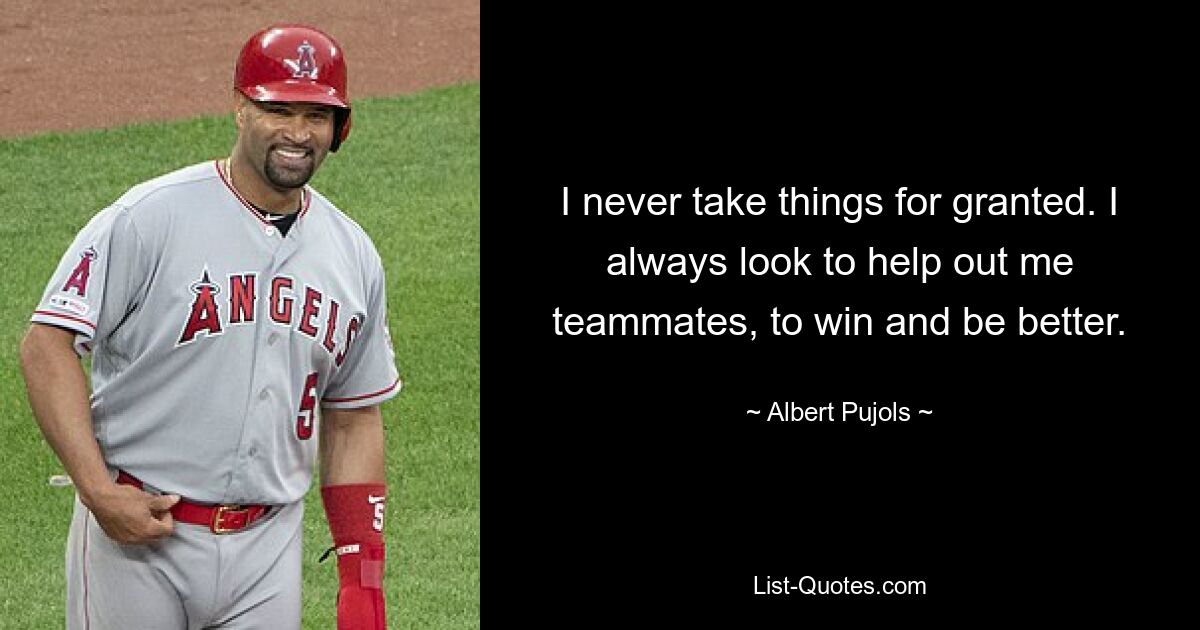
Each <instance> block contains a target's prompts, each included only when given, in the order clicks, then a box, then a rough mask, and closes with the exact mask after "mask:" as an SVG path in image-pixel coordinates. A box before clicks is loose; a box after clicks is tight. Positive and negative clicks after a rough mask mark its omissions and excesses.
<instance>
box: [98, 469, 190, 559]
mask: <svg viewBox="0 0 1200 630" xmlns="http://www.w3.org/2000/svg"><path fill="white" fill-rule="evenodd" d="M178 502H179V496H178V495H174V494H164V495H153V494H150V493H148V492H144V491H142V490H139V489H137V488H134V487H133V486H127V485H124V484H116V483H114V484H112V486H111V487H109V488H106V489H105V490H104V491H102V492H101V493H99V494H98V495H95V496H94V497H93V498H92V500H91V501H90V504H89V505H88V508H89V509H90V510H91V511H92V514H93V515H95V517H96V522H97V523H99V524H100V527H101V529H103V530H104V533H106V534H108V537H109V538H112V539H113V540H115V541H116V542H118V543H121V544H123V545H145V544H148V543H152V542H154V541H156V540H161V539H163V538H166V537H167V536H170V535H171V532H173V531H175V519H173V518H172V517H171V506H173V505H175V504H176V503H178Z"/></svg>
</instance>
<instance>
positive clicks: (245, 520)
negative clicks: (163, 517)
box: [117, 470, 271, 534]
mask: <svg viewBox="0 0 1200 630" xmlns="http://www.w3.org/2000/svg"><path fill="white" fill-rule="evenodd" d="M117 483H123V484H125V485H127V486H133V487H135V488H138V489H141V488H142V482H141V480H139V479H138V478H136V477H134V476H133V475H130V474H128V473H126V472H125V471H123V470H122V471H120V472H119V473H118V474H117ZM270 510H271V506H269V505H201V504H199V503H193V502H191V501H188V500H187V499H184V498H180V499H179V502H178V503H176V504H175V505H174V506H172V507H171V516H173V517H175V520H177V521H181V522H184V523H191V524H192V525H204V526H205V527H207V528H209V529H211V530H212V533H214V534H229V533H232V532H237V531H241V530H243V529H246V528H247V527H250V525H251V524H252V523H254V522H255V521H257V520H258V519H260V518H262V517H263V516H265V515H266V514H267V512H269V511H270Z"/></svg>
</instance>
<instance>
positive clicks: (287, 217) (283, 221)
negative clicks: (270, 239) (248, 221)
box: [251, 204, 300, 237]
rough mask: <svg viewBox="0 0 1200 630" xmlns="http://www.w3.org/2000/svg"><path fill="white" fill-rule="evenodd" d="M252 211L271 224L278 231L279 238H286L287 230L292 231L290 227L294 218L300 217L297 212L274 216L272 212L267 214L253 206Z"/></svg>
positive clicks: (293, 222)
mask: <svg viewBox="0 0 1200 630" xmlns="http://www.w3.org/2000/svg"><path fill="white" fill-rule="evenodd" d="M251 205H253V204H251ZM254 209H255V210H258V211H259V212H260V213H262V215H263V216H264V217H266V218H267V220H268V221H270V222H271V225H274V226H275V229H277V230H279V236H280V237H284V236H287V233H288V230H290V229H292V225H294V224H295V223H296V217H298V216H300V213H299V212H293V213H291V214H275V213H274V212H267V211H266V210H263V209H262V208H259V207H258V206H254Z"/></svg>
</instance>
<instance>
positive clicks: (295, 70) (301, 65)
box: [283, 39, 317, 81]
mask: <svg viewBox="0 0 1200 630" xmlns="http://www.w3.org/2000/svg"><path fill="white" fill-rule="evenodd" d="M314 52H316V49H315V48H313V47H312V44H310V43H308V40H307V39H306V40H304V43H303V44H300V46H298V47H297V48H296V54H297V55H299V57H298V58H296V59H294V60H293V59H284V60H283V63H284V65H286V66H287V67H289V68H291V69H292V78H294V79H302V78H304V77H308V78H309V79H312V80H313V81H316V80H317V58H316V56H314V55H313V53H314Z"/></svg>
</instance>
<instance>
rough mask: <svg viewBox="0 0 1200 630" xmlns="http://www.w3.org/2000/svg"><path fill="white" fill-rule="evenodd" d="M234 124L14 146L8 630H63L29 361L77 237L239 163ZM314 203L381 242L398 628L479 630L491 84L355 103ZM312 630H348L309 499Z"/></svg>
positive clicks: (10, 163) (0, 175)
mask: <svg viewBox="0 0 1200 630" xmlns="http://www.w3.org/2000/svg"><path fill="white" fill-rule="evenodd" d="M234 136H235V130H234V127H233V122H232V116H223V117H215V118H201V119H196V120H190V121H184V122H179V123H173V124H154V125H135V126H129V127H122V128H119V129H112V130H105V131H96V132H88V133H73V134H51V135H43V136H37V137H32V138H24V139H16V140H3V139H0V242H2V244H3V248H2V249H0V274H2V276H0V277H2V279H3V282H2V283H0V286H2V287H3V292H2V293H0V315H2V317H0V322H2V325H0V370H2V371H3V372H2V373H3V378H2V379H0V387H2V388H3V396H0V440H2V443H3V446H4V448H3V455H2V456H0V479H3V482H2V483H0V549H3V553H4V561H3V562H2V563H0V573H2V574H3V578H2V579H0V628H61V627H63V623H64V622H63V619H64V613H63V608H64V599H65V587H64V580H63V571H64V569H63V550H64V546H65V543H66V534H67V525H68V521H69V518H70V513H71V503H72V497H73V492H72V491H71V489H70V488H52V487H50V486H49V485H48V484H47V478H48V477H49V476H50V475H52V474H56V473H59V472H60V471H61V467H60V466H59V464H58V461H57V460H56V459H55V456H54V454H53V452H52V451H51V450H50V448H49V446H48V445H47V444H46V443H45V441H44V440H43V439H42V436H41V433H40V432H39V431H38V428H37V425H36V423H35V422H34V420H33V417H32V414H31V413H30V410H29V405H28V403H27V402H26V399H25V389H24V382H23V380H22V378H21V374H20V368H19V366H18V359H17V356H18V353H17V348H18V344H19V342H20V339H21V336H22V335H23V334H24V331H25V329H26V326H27V322H28V318H29V315H30V313H31V312H32V310H33V309H34V307H35V306H36V304H37V301H38V299H39V298H40V296H41V293H42V291H43V289H44V288H45V284H46V282H47V281H48V280H49V277H50V274H51V272H52V271H53V269H54V267H55V265H56V264H57V262H58V260H59V258H60V257H61V256H62V254H63V251H64V250H65V248H66V247H67V245H68V244H69V243H70V241H71V239H72V238H73V236H74V235H75V233H76V232H77V231H78V230H79V229H80V228H81V227H82V226H83V225H84V224H85V223H86V222H87V220H88V219H89V218H90V217H91V216H92V215H93V214H94V213H96V212H97V211H99V210H100V209H101V208H103V207H105V206H106V205H108V204H109V203H110V202H112V201H113V200H115V199H116V198H117V197H119V196H120V195H121V193H123V192H124V191H125V190H126V189H127V188H129V187H130V186H132V185H134V184H136V183H138V182H141V181H143V180H146V179H149V178H151V177H154V176H156V175H159V174H162V173H166V172H169V171H171V170H174V169H176V168H178V167H181V166H185V165H188V164H192V163H195V162H200V161H203V160H208V159H213V158H216V157H220V156H224V155H227V154H228V151H229V147H230V146H232V143H233V140H234ZM312 183H313V185H314V186H315V187H316V188H317V189H318V190H321V191H322V192H323V193H325V195H326V196H328V197H329V198H330V199H331V200H333V202H334V203H336V204H338V205H339V207H341V208H342V210H344V211H345V212H346V213H347V214H349V215H350V216H352V217H353V218H354V219H356V220H357V221H358V222H359V223H360V224H361V225H362V226H363V227H364V228H365V229H366V230H367V232H368V233H369V234H371V236H372V238H373V239H374V240H375V244H376V246H377V248H378V249H379V252H380V254H381V255H382V256H383V261H384V266H385V268H386V269H387V273H388V299H389V300H390V304H389V314H390V318H391V327H392V337H393V339H394V341H395V346H396V355H397V360H398V362H399V364H400V371H401V375H402V377H403V379H404V382H405V388H404V391H403V392H402V393H401V394H400V396H399V397H398V398H396V399H394V400H393V401H391V402H389V403H387V404H385V405H384V408H383V409H384V418H385V424H386V432H387V452H388V476H389V487H390V489H391V493H390V494H391V497H392V498H391V500H390V501H389V502H388V503H389V519H390V520H389V521H388V525H387V532H386V533H387V538H388V554H389V555H388V568H387V571H388V578H387V582H386V589H387V596H388V618H389V621H390V622H391V626H392V627H394V628H422V629H424V628H478V627H479V84H478V83H476V84H472V85H465V86H458V87H451V88H443V89H437V90H431V91H427V92H423V93H420V94H416V95H411V96H405V97H399V98H388V99H374V100H364V101H361V102H356V103H355V114H354V129H353V133H352V134H351V136H350V139H349V140H348V142H347V144H346V146H345V148H344V149H343V150H342V151H340V152H339V153H337V154H336V155H333V156H331V157H330V159H329V160H327V161H326V162H325V165H324V166H323V167H322V169H321V171H320V172H319V173H318V174H317V176H316V177H315V178H314V180H313V182H312ZM307 507H308V509H307V515H306V519H307V521H306V526H305V552H304V627H305V628H322V629H325V628H332V627H334V614H333V613H334V600H335V597H336V593H337V571H336V567H335V563H333V562H326V563H325V564H320V565H318V564H317V557H318V556H319V554H320V553H321V552H322V551H324V549H325V548H326V547H327V546H328V544H329V532H328V529H327V527H326V525H325V520H324V512H323V511H322V509H321V503H320V496H319V494H318V493H317V492H316V491H315V490H314V491H312V492H310V493H309V495H308V505H307Z"/></svg>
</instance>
